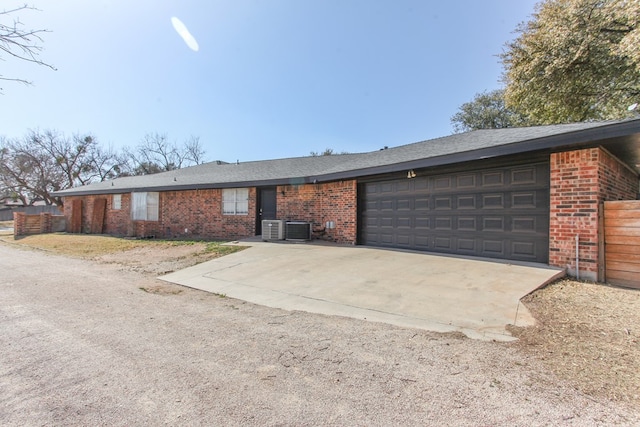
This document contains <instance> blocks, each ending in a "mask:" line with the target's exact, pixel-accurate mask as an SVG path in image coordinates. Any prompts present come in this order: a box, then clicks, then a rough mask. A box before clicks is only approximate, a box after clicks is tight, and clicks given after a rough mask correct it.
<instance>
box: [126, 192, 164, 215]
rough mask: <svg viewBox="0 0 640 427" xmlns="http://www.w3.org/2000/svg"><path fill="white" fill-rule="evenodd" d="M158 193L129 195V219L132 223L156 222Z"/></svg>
mask: <svg viewBox="0 0 640 427" xmlns="http://www.w3.org/2000/svg"><path fill="white" fill-rule="evenodd" d="M159 200H160V193H158V192H146V193H131V219H133V220H134V221H157V220H158V205H159Z"/></svg>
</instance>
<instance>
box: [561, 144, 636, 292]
mask: <svg viewBox="0 0 640 427" xmlns="http://www.w3.org/2000/svg"><path fill="white" fill-rule="evenodd" d="M550 160H551V188H550V202H551V212H550V225H549V264H550V265H552V266H557V267H562V268H567V271H568V272H569V274H572V275H575V274H576V260H575V258H576V253H575V252H576V250H575V245H576V243H575V237H576V235H577V236H579V246H578V249H579V251H580V255H579V259H578V261H579V270H580V271H579V273H580V277H581V278H585V279H589V280H598V279H602V278H601V277H598V271H599V263H601V262H604V260H601V259H599V257H600V255H599V245H600V244H601V243H602V242H601V241H600V239H601V238H603V236H600V235H599V210H600V209H601V207H600V205H601V203H602V202H605V201H608V200H633V199H635V198H636V196H637V193H638V176H637V175H636V174H635V173H634V172H633V171H631V169H629V168H628V167H626V166H625V165H624V164H622V162H620V160H618V159H617V158H615V157H614V156H613V155H611V154H610V153H609V152H608V151H606V150H604V149H602V148H589V149H584V150H575V151H569V152H563V153H554V154H552V155H551V159H550Z"/></svg>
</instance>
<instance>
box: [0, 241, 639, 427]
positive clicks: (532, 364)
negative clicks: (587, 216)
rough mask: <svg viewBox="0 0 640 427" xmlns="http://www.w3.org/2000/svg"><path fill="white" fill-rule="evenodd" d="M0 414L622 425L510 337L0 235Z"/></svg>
mask: <svg viewBox="0 0 640 427" xmlns="http://www.w3.org/2000/svg"><path fill="white" fill-rule="evenodd" d="M0 267H1V268H2V270H1V271H2V274H1V276H0V425H3V426H29V425H39V426H40V425H109V426H118V425H163V424H169V425H178V424H180V425H350V426H351V425H367V426H375V425H380V426H382V425H474V426H482V425H510V426H511V425H527V426H536V425H567V426H573V425H575V426H589V425H612V424H619V425H637V424H640V412H638V411H634V410H633V409H631V408H628V407H624V406H619V405H616V404H614V403H612V402H609V401H596V400H594V399H593V398H590V397H588V396H585V395H581V394H580V393H578V392H577V391H575V390H574V389H571V388H569V387H567V386H565V385H563V384H562V383H561V382H560V381H558V380H557V379H556V378H554V377H553V376H552V375H551V374H550V373H547V372H545V370H544V369H543V367H542V366H541V365H540V364H539V362H537V361H536V360H535V359H533V358H530V357H528V356H527V355H526V354H523V353H522V351H518V350H517V349H516V348H515V346H513V345H509V344H503V343H491V342H481V341H474V340H470V339H467V338H464V337H461V336H457V335H442V334H436V333H430V332H425V331H420V330H413V329H405V328H399V327H394V326H390V325H384V324H376V323H370V322H366V321H359V320H355V319H345V318H339V317H328V316H322V315H316V314H308V313H302V312H286V311H281V310H276V309H271V308H267V307H262V306H256V305H252V304H248V303H244V302H242V301H238V300H233V299H229V298H224V297H221V296H216V295H211V294H207V293H204V292H200V291H195V290H190V289H185V288H181V287H179V286H174V285H169V284H164V283H162V282H160V281H157V280H155V279H154V278H153V277H150V276H148V275H144V274H141V273H137V272H134V271H130V270H127V269H125V268H123V267H122V266H121V265H118V264H105V263H98V262H94V261H82V260H78V259H72V258H65V257H61V256H57V255H53V254H50V253H45V252H41V251H29V250H20V249H18V248H16V247H13V246H10V245H7V244H0Z"/></svg>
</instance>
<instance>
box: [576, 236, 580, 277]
mask: <svg viewBox="0 0 640 427" xmlns="http://www.w3.org/2000/svg"><path fill="white" fill-rule="evenodd" d="M576 280H580V235H579V234H576Z"/></svg>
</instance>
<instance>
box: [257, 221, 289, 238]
mask: <svg viewBox="0 0 640 427" xmlns="http://www.w3.org/2000/svg"><path fill="white" fill-rule="evenodd" d="M284 231H285V221H284V220H281V219H263V220H262V240H264V241H268V240H284Z"/></svg>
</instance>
